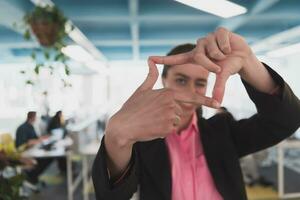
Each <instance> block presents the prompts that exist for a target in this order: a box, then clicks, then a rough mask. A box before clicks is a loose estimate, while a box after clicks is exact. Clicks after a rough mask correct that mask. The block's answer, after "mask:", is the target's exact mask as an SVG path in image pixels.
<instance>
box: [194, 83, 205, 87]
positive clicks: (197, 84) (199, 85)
mask: <svg viewBox="0 0 300 200" xmlns="http://www.w3.org/2000/svg"><path fill="white" fill-rule="evenodd" d="M205 85H206V84H205V83H196V87H204V86H205Z"/></svg>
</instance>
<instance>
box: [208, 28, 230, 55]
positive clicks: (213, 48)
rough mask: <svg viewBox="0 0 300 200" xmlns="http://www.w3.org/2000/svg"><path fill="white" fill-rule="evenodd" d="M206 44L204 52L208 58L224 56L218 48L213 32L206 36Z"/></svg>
mask: <svg viewBox="0 0 300 200" xmlns="http://www.w3.org/2000/svg"><path fill="white" fill-rule="evenodd" d="M206 39H207V44H206V53H207V54H208V55H209V57H210V58H212V59H215V60H223V59H225V58H226V56H225V55H224V54H223V52H222V51H221V50H220V49H219V47H218V44H217V41H216V37H215V36H214V35H213V34H210V35H208V36H207V38H206Z"/></svg>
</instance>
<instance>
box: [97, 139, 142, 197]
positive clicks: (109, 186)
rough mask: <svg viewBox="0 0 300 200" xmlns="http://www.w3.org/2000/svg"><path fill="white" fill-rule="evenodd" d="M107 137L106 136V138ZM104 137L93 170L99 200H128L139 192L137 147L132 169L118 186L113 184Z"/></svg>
mask: <svg viewBox="0 0 300 200" xmlns="http://www.w3.org/2000/svg"><path fill="white" fill-rule="evenodd" d="M104 137H105V136H104ZM104 137H103V138H102V141H101V146H100V149H99V151H98V153H97V155H96V158H95V160H94V164H93V168H92V179H93V184H94V188H95V193H96V199H97V200H123V199H124V200H128V199H130V198H131V197H132V195H133V194H134V193H135V192H136V191H137V185H138V176H137V172H138V162H136V161H135V158H136V150H135V149H136V147H135V145H134V147H133V152H132V158H131V160H130V169H129V170H128V171H127V173H126V175H125V177H124V178H123V179H122V180H121V181H119V182H118V183H117V184H113V183H111V181H110V180H109V175H108V170H107V169H108V168H107V165H106V156H107V154H106V149H105V145H104Z"/></svg>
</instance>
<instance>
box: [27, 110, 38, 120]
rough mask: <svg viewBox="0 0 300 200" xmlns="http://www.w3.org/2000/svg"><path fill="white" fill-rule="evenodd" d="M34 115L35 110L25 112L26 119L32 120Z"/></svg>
mask: <svg viewBox="0 0 300 200" xmlns="http://www.w3.org/2000/svg"><path fill="white" fill-rule="evenodd" d="M35 117H36V112H35V111H29V112H28V113H27V121H29V120H32V119H34V118H35Z"/></svg>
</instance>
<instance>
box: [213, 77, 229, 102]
mask: <svg viewBox="0 0 300 200" xmlns="http://www.w3.org/2000/svg"><path fill="white" fill-rule="evenodd" d="M229 76H230V75H228V74H227V73H221V74H217V76H216V82H215V86H214V89H213V94H212V97H213V99H215V100H216V101H218V102H219V103H220V104H221V103H222V101H223V97H224V93H225V86H226V82H227V80H228V78H229Z"/></svg>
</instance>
